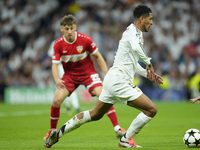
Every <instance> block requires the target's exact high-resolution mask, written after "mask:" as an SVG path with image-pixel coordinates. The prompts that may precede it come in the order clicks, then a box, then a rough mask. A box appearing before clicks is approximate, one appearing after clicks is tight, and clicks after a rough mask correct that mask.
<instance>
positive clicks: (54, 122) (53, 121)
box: [50, 105, 60, 129]
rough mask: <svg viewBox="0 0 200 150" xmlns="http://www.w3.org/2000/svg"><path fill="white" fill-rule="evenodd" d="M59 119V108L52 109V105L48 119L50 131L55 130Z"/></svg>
mask: <svg viewBox="0 0 200 150" xmlns="http://www.w3.org/2000/svg"><path fill="white" fill-rule="evenodd" d="M59 117H60V107H54V106H53V105H52V106H51V117H50V124H51V129H52V128H54V129H56V127H57V123H58V119H59Z"/></svg>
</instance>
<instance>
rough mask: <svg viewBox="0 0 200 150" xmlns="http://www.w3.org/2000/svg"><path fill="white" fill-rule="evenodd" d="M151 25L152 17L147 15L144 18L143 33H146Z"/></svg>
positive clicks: (150, 14)
mask: <svg viewBox="0 0 200 150" xmlns="http://www.w3.org/2000/svg"><path fill="white" fill-rule="evenodd" d="M152 25H153V15H152V13H149V16H148V17H145V18H144V22H143V31H144V32H148V31H149V29H150V28H151V26H152Z"/></svg>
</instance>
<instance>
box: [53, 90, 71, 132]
mask: <svg viewBox="0 0 200 150" xmlns="http://www.w3.org/2000/svg"><path fill="white" fill-rule="evenodd" d="M68 95H69V91H68V90H67V89H66V88H64V89H58V88H56V92H55V95H54V99H53V103H52V106H51V117H50V125H51V129H52V128H54V129H55V128H56V127H57V123H58V120H59V117H60V106H61V104H62V102H63V101H64V99H65V98H66V97H67V96H68Z"/></svg>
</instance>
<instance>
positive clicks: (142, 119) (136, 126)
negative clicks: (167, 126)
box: [122, 112, 152, 141]
mask: <svg viewBox="0 0 200 150" xmlns="http://www.w3.org/2000/svg"><path fill="white" fill-rule="evenodd" d="M151 119H152V118H151V117H148V116H147V115H145V114H144V113H143V112H141V113H140V114H139V115H138V116H137V117H136V118H135V119H134V120H133V122H132V123H131V125H130V127H129V128H128V130H127V132H126V135H125V137H124V136H123V137H122V141H128V140H129V139H131V138H132V137H133V136H134V135H135V134H138V133H139V132H140V131H141V129H142V128H143V127H144V126H145V125H146V124H147V123H148V122H149V121H150V120H151Z"/></svg>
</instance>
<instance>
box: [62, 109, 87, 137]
mask: <svg viewBox="0 0 200 150" xmlns="http://www.w3.org/2000/svg"><path fill="white" fill-rule="evenodd" d="M89 121H91V117H90V113H89V110H87V111H84V112H83V119H78V118H77V117H76V116H74V117H73V118H71V119H70V120H69V121H67V122H66V123H65V124H64V125H63V126H62V127H61V128H60V131H59V138H60V137H62V136H63V135H64V134H65V133H68V132H70V131H73V130H75V129H76V128H78V127H80V126H81V125H82V124H84V123H86V122H89Z"/></svg>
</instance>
